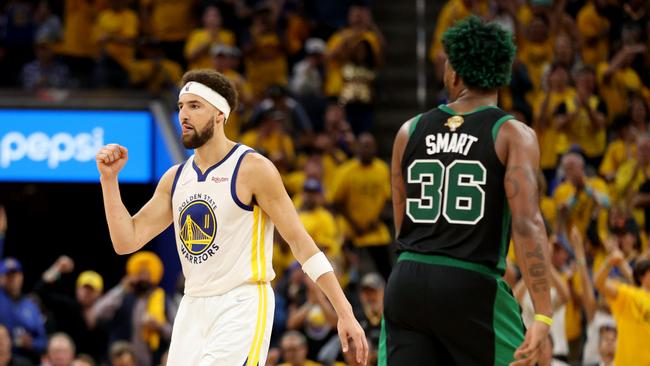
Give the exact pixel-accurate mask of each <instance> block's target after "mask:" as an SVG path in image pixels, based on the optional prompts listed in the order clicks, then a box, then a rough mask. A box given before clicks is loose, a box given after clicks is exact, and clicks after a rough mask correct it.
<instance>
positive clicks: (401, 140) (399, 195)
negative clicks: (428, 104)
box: [390, 119, 413, 236]
mask: <svg viewBox="0 0 650 366" xmlns="http://www.w3.org/2000/svg"><path fill="white" fill-rule="evenodd" d="M412 121H413V119H411V120H409V121H406V122H405V123H404V124H403V125H402V127H401V128H400V129H399V131H398V132H397V136H396V137H395V142H394V143H393V156H392V158H391V164H390V183H391V189H392V192H393V194H392V196H393V220H394V222H395V236H399V231H400V228H401V227H402V221H403V220H404V212H405V210H406V187H405V186H404V177H402V157H403V156H404V149H405V148H406V143H407V142H408V139H409V135H408V130H409V128H410V126H411V123H412Z"/></svg>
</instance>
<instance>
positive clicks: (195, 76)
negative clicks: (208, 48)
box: [181, 69, 237, 110]
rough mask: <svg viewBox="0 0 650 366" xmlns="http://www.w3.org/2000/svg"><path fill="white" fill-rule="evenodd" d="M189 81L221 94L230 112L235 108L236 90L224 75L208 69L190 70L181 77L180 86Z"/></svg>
mask: <svg viewBox="0 0 650 366" xmlns="http://www.w3.org/2000/svg"><path fill="white" fill-rule="evenodd" d="M190 81H195V82H197V83H201V84H203V85H205V86H207V87H208V88H210V89H212V90H214V91H216V92H217V93H219V94H221V96H222V97H224V98H226V101H227V102H228V105H229V106H230V110H235V108H237V89H235V87H234V86H233V85H232V83H231V82H230V80H228V78H227V77H226V76H225V75H224V74H222V73H220V72H217V71H215V70H210V69H198V70H190V71H188V72H186V73H185V74H184V75H183V81H182V82H181V85H185V84H187V83H188V82H190Z"/></svg>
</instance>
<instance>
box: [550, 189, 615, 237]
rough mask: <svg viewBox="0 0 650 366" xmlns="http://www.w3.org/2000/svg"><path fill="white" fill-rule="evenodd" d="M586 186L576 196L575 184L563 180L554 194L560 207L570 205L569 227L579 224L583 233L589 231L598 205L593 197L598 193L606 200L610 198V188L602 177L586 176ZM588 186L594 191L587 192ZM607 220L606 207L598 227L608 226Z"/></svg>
mask: <svg viewBox="0 0 650 366" xmlns="http://www.w3.org/2000/svg"><path fill="white" fill-rule="evenodd" d="M585 186H586V188H585V189H583V190H582V191H581V192H580V193H579V194H578V195H577V196H576V189H575V187H574V186H573V184H571V183H570V182H563V183H562V184H560V185H559V186H558V187H557V189H556V190H555V193H554V194H553V198H554V199H555V204H556V205H557V206H558V207H559V206H561V205H569V206H570V207H569V224H568V227H569V228H571V227H573V226H577V228H578V229H579V230H580V232H582V233H585V232H587V227H588V226H589V220H590V218H591V214H592V212H593V210H594V208H595V206H596V203H595V202H594V199H593V198H592V197H593V196H594V195H598V196H600V197H602V198H603V199H605V200H609V190H608V188H607V184H606V183H605V182H604V181H603V180H602V179H600V178H597V177H589V178H586V181H585ZM587 188H589V189H591V191H592V192H591V193H587V192H585V191H586V189H587ZM603 221H604V222H603ZM606 221H607V212H606V210H605V209H601V213H600V214H599V217H598V228H599V229H601V228H602V226H603V225H605V227H606ZM599 231H600V230H599Z"/></svg>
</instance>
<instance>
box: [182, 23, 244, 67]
mask: <svg viewBox="0 0 650 366" xmlns="http://www.w3.org/2000/svg"><path fill="white" fill-rule="evenodd" d="M206 44H209V46H207V47H206V48H205V51H204V52H203V53H202V55H201V56H200V57H199V58H197V59H195V60H194V62H192V63H191V64H189V65H188V69H189V70H193V69H212V68H214V67H213V64H212V57H211V56H210V48H211V47H212V46H214V45H218V44H224V45H228V46H234V45H235V34H234V33H233V32H231V31H229V30H226V29H220V30H219V32H217V35H216V36H215V37H212V36H211V35H210V31H208V30H207V29H195V30H193V31H192V33H190V36H189V37H188V38H187V42H186V43H185V50H184V54H185V58H186V59H189V57H190V55H191V54H192V53H194V51H195V50H196V49H198V48H201V47H205V45H206Z"/></svg>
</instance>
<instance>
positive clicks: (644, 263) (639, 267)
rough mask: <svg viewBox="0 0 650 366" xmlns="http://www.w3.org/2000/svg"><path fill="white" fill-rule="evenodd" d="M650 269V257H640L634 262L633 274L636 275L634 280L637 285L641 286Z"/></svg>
mask: <svg viewBox="0 0 650 366" xmlns="http://www.w3.org/2000/svg"><path fill="white" fill-rule="evenodd" d="M648 271H650V258H639V259H637V261H636V263H635V264H634V270H633V271H632V275H633V276H634V282H635V283H636V284H637V286H641V278H643V276H645V274H646V272H648Z"/></svg>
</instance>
